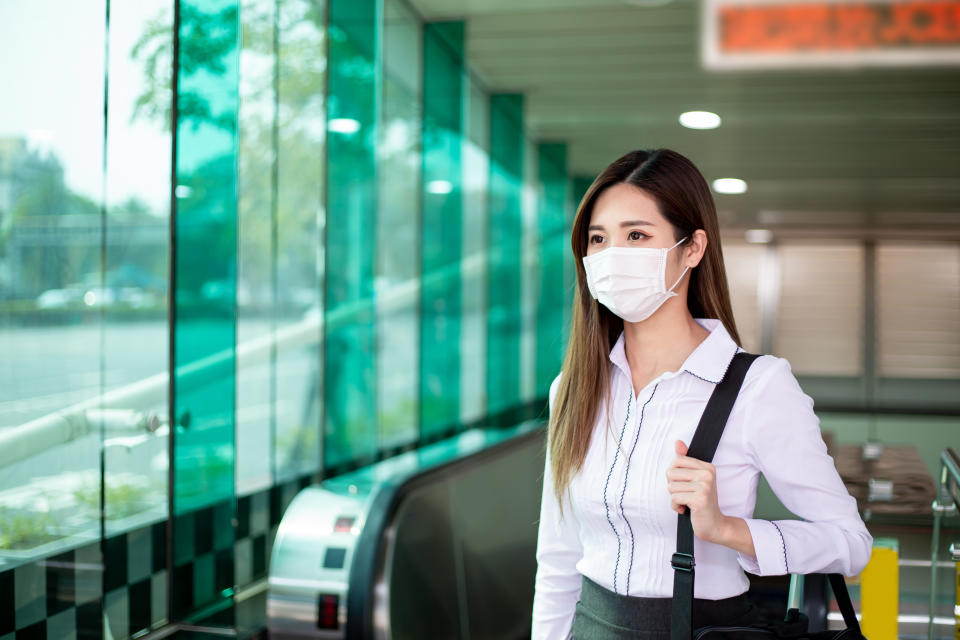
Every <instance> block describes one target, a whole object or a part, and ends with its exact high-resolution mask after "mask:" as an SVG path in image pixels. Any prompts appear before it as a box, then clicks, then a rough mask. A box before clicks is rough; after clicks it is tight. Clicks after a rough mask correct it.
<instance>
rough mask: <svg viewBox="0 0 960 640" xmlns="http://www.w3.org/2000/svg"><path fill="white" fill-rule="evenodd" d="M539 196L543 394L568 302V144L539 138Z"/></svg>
mask: <svg viewBox="0 0 960 640" xmlns="http://www.w3.org/2000/svg"><path fill="white" fill-rule="evenodd" d="M537 173H538V179H539V189H538V191H539V193H540V199H539V201H538V203H537V204H538V211H537V225H538V230H539V232H540V286H539V292H540V293H539V298H538V300H537V334H536V336H537V337H536V344H537V347H536V352H537V378H536V380H537V382H536V392H537V394H538V395H543V394H546V393H547V391H549V389H550V383H551V382H552V381H553V379H554V377H556V375H557V374H558V373H560V364H561V358H562V354H563V350H564V346H565V340H564V331H563V328H564V327H563V324H564V322H563V320H564V309H566V308H567V307H569V305H568V303H567V299H568V298H567V295H568V294H567V289H568V287H567V286H566V285H567V278H566V277H565V276H564V271H565V266H566V265H565V264H564V263H565V259H564V258H565V255H566V252H565V251H564V249H565V248H566V246H567V188H568V180H567V145H566V144H563V143H554V142H549V143H548V142H542V143H540V144H538V145H537Z"/></svg>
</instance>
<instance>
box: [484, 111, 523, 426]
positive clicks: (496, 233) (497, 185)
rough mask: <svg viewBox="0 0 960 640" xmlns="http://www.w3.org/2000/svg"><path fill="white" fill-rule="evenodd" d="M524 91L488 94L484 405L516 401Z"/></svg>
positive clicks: (492, 407) (495, 408)
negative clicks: (488, 134) (485, 378)
mask: <svg viewBox="0 0 960 640" xmlns="http://www.w3.org/2000/svg"><path fill="white" fill-rule="evenodd" d="M522 144H523V96H522V95H520V94H506V93H502V94H494V95H492V96H491V97H490V187H489V189H490V191H489V199H490V200H489V202H490V205H489V206H490V245H489V246H490V249H489V253H488V260H489V264H490V267H489V270H490V275H489V288H488V297H487V300H488V302H487V403H488V404H487V410H488V412H489V413H492V414H495V413H497V412H499V411H503V410H504V409H508V408H510V407H513V406H516V405H517V404H518V403H519V401H520V329H521V326H522V325H521V318H522V316H521V298H520V295H521V284H522V280H521V269H522V265H521V257H522V256H523V223H522V215H523V213H522V207H523V204H522V181H523V146H522Z"/></svg>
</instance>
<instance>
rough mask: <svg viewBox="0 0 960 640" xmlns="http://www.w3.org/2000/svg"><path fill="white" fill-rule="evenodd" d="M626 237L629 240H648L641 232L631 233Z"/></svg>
mask: <svg viewBox="0 0 960 640" xmlns="http://www.w3.org/2000/svg"><path fill="white" fill-rule="evenodd" d="M627 237H628V238H630V239H631V240H642V239H643V238H649V237H650V236H648V235H647V234H645V233H643V232H642V231H631V232H630V234H629V235H628V236H627Z"/></svg>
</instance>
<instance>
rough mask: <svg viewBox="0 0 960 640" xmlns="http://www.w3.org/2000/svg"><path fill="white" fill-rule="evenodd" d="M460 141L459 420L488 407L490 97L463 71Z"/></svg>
mask: <svg viewBox="0 0 960 640" xmlns="http://www.w3.org/2000/svg"><path fill="white" fill-rule="evenodd" d="M464 91H465V95H464V107H465V108H466V110H467V112H466V115H465V117H464V121H465V122H466V124H467V131H466V139H465V141H464V145H463V248H462V252H463V260H462V262H461V269H460V273H461V277H462V279H463V316H462V317H463V326H462V331H461V334H460V420H461V421H462V422H472V421H476V420H479V419H481V418H482V417H483V416H484V415H485V414H486V410H487V389H486V364H487V362H486V361H487V356H486V352H487V288H486V283H487V273H488V268H489V260H488V244H487V242H488V239H487V233H488V231H489V225H490V221H489V208H488V202H489V199H488V198H487V192H488V188H489V177H490V158H489V156H488V155H487V150H486V147H487V144H488V141H489V136H490V133H489V131H490V125H489V120H490V115H489V107H490V103H489V100H488V98H487V94H486V92H485V91H484V90H483V89H482V88H481V87H480V86H479V85H478V84H477V83H476V82H474V81H473V80H472V78H469V76H468V77H467V81H466V82H465V83H464Z"/></svg>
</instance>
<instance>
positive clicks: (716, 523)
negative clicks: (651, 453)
mask: <svg viewBox="0 0 960 640" xmlns="http://www.w3.org/2000/svg"><path fill="white" fill-rule="evenodd" d="M674 450H675V451H676V452H677V457H676V458H674V460H673V462H671V463H670V467H669V468H668V469H667V489H668V490H669V491H670V506H671V508H673V510H674V511H676V512H677V513H683V508H684V507H689V508H690V524H692V525H693V534H694V535H695V536H697V537H698V538H700V539H701V540H705V541H706V542H714V543H716V544H722V545H724V546H727V547H731V548H732V549H736V550H737V551H739V552H741V553H744V554H746V555H750V556H755V555H756V551H755V550H754V547H753V537H752V536H751V535H750V529H749V528H748V527H747V523H746V522H745V521H744V520H743V518H736V517H730V516H725V515H723V514H722V513H721V512H720V505H719V503H718V502H717V472H716V469H715V468H714V466H713V465H712V464H710V463H709V462H704V461H703V460H697V459H696V458H691V457H689V456H687V445H685V444H684V443H683V441H681V440H677V441H676V443H675V444H674Z"/></svg>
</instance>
